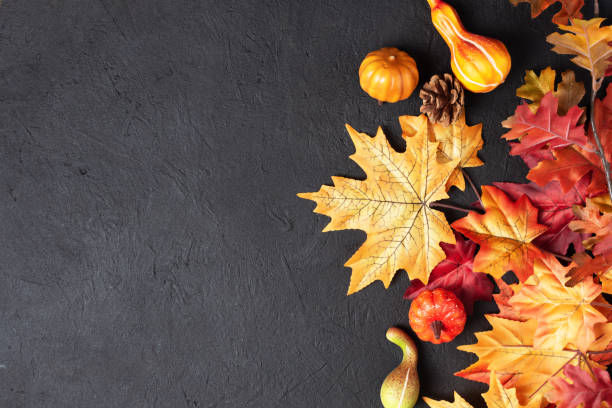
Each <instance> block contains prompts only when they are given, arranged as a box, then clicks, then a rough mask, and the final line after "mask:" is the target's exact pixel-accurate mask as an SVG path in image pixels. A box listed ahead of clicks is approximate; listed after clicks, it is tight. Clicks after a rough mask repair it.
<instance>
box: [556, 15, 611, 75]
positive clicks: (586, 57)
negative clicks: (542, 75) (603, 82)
mask: <svg viewBox="0 0 612 408" xmlns="http://www.w3.org/2000/svg"><path fill="white" fill-rule="evenodd" d="M604 20H605V19H604V18H592V19H590V20H580V19H573V20H572V25H559V28H561V29H562V30H564V31H569V32H568V33H565V34H560V33H552V34H550V35H549V36H548V37H546V41H548V42H549V43H551V44H553V45H554V47H553V49H552V50H553V51H554V52H556V53H557V54H569V55H575V57H574V58H572V62H573V63H574V64H576V65H578V66H579V67H582V68H584V69H587V70H589V71H591V74H592V75H593V79H595V80H597V79H599V78H602V77H603V76H604V75H605V73H606V70H607V69H608V67H609V66H610V61H609V59H610V57H612V46H610V44H609V43H610V42H611V41H612V26H605V27H601V23H602V22H603V21H604Z"/></svg>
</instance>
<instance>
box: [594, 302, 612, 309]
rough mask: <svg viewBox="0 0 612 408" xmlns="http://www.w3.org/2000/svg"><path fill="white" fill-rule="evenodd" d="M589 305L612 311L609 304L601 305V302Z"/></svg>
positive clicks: (611, 306)
mask: <svg viewBox="0 0 612 408" xmlns="http://www.w3.org/2000/svg"><path fill="white" fill-rule="evenodd" d="M591 305H593V306H599V307H603V308H605V309H612V305H611V304H609V303H602V302H591Z"/></svg>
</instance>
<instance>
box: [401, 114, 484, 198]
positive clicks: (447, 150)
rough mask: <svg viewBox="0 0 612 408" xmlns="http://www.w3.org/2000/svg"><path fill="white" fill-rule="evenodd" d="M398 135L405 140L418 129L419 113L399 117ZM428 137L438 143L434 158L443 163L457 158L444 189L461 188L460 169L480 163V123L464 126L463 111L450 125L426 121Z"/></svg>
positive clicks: (462, 185) (462, 183)
mask: <svg viewBox="0 0 612 408" xmlns="http://www.w3.org/2000/svg"><path fill="white" fill-rule="evenodd" d="M399 121H400V126H401V127H402V136H403V137H404V138H405V139H408V138H410V137H413V136H414V135H415V134H416V133H417V132H418V131H419V129H420V127H421V124H420V121H421V119H420V116H400V118H399ZM429 139H430V140H431V141H436V142H439V143H440V144H439V145H438V160H439V161H441V162H443V163H445V162H449V161H457V165H456V167H455V169H454V170H453V173H452V174H451V175H450V177H449V178H448V180H447V182H446V190H447V191H448V190H449V189H450V188H451V187H452V186H456V187H457V188H459V189H460V190H465V179H464V177H463V172H462V171H461V169H462V168H465V167H478V166H482V165H483V164H484V163H483V162H482V160H480V159H479V158H478V151H479V150H480V149H482V145H483V141H482V123H479V124H477V125H474V126H468V125H467V124H466V123H465V111H464V112H463V113H462V114H461V116H460V117H459V118H458V119H457V120H456V121H455V122H454V123H452V124H451V125H450V126H442V125H441V124H439V123H435V124H433V125H432V124H430V126H429Z"/></svg>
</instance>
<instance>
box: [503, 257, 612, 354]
mask: <svg viewBox="0 0 612 408" xmlns="http://www.w3.org/2000/svg"><path fill="white" fill-rule="evenodd" d="M570 269H571V266H570V267H567V268H566V267H563V265H561V264H560V263H559V261H557V260H556V259H555V258H554V257H553V256H543V257H542V258H539V259H536V260H535V263H534V274H533V275H532V276H531V277H530V278H529V279H527V281H526V282H525V284H524V285H523V286H522V287H521V290H520V291H519V292H518V293H516V294H515V295H514V296H513V297H512V298H511V299H510V304H511V305H512V306H513V307H514V308H515V309H516V310H517V312H518V313H519V315H520V316H524V317H525V318H533V319H536V320H537V325H538V326H537V329H536V331H535V335H534V345H535V346H536V347H540V348H547V349H552V350H563V349H564V348H565V347H566V346H573V347H577V348H578V349H579V350H581V351H582V352H586V351H587V350H588V348H589V347H590V345H591V344H592V343H593V342H594V341H595V325H596V324H598V323H605V322H606V321H607V319H606V317H605V316H604V315H603V314H602V313H601V312H600V311H599V310H597V309H596V308H595V307H594V306H593V305H591V302H593V301H594V300H595V298H597V297H598V296H599V295H600V294H601V285H598V284H596V283H595V282H594V281H593V279H585V280H584V281H582V282H580V283H579V284H577V285H575V286H573V287H571V288H569V287H566V286H565V281H566V280H567V278H566V277H565V275H566V274H567V272H568V271H569V270H570Z"/></svg>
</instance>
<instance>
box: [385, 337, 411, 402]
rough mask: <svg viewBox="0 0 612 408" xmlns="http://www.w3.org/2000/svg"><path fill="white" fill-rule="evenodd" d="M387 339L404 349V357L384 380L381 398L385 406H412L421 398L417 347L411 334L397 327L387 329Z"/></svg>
mask: <svg viewBox="0 0 612 408" xmlns="http://www.w3.org/2000/svg"><path fill="white" fill-rule="evenodd" d="M387 339H388V340H389V341H390V342H392V343H394V344H396V345H397V346H398V347H399V348H401V349H402V353H403V358H402V362H401V363H400V365H398V366H397V367H396V368H395V369H394V370H393V371H391V372H390V373H389V375H387V378H385V381H383V384H382V387H381V388H380V399H381V401H382V403H383V406H384V407H385V408H412V407H414V405H415V404H416V402H417V399H418V398H419V374H418V372H417V357H418V354H417V348H416V346H415V344H414V341H412V339H411V338H410V336H408V334H406V333H405V332H404V331H403V330H401V329H399V328H397V327H392V328H390V329H389V330H387Z"/></svg>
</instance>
